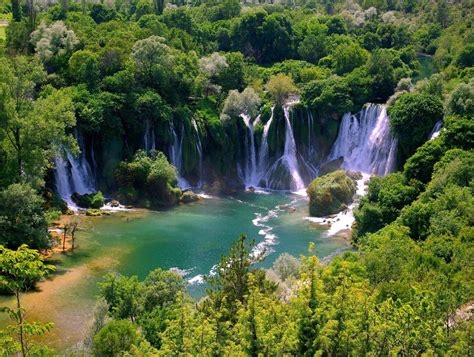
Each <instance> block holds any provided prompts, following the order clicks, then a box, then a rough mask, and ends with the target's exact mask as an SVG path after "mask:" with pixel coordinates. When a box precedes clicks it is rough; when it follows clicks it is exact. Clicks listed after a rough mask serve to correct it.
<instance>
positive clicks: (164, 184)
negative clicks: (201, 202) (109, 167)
mask: <svg viewBox="0 0 474 357" xmlns="http://www.w3.org/2000/svg"><path fill="white" fill-rule="evenodd" d="M116 181H117V185H118V188H119V195H120V197H121V200H124V201H125V202H132V203H139V204H143V205H145V206H152V207H157V206H170V205H173V204H176V203H177V202H178V200H179V197H180V196H181V190H180V189H179V188H177V187H176V184H177V182H178V181H177V178H176V168H175V167H174V166H173V165H171V164H170V163H169V162H168V160H167V159H166V156H165V155H164V154H163V153H162V152H157V153H155V154H152V155H151V156H148V155H147V154H146V153H145V152H143V151H138V152H137V153H136V154H135V156H134V159H133V161H132V162H129V163H126V162H122V163H120V165H119V167H118V168H117V172H116Z"/></svg>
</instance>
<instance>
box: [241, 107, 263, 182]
mask: <svg viewBox="0 0 474 357" xmlns="http://www.w3.org/2000/svg"><path fill="white" fill-rule="evenodd" d="M240 117H241V118H242V120H243V122H244V124H245V127H246V129H247V135H246V137H245V141H246V145H245V165H244V168H243V169H242V168H241V167H240V169H239V172H240V176H241V179H242V181H243V182H244V183H245V187H250V186H253V187H255V186H258V172H257V154H256V150H255V136H254V123H252V119H251V118H250V116H249V115H247V114H241V115H240ZM257 121H258V118H257V119H256V120H255V122H257Z"/></svg>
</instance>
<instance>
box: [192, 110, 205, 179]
mask: <svg viewBox="0 0 474 357" xmlns="http://www.w3.org/2000/svg"><path fill="white" fill-rule="evenodd" d="M193 127H194V130H195V132H196V150H197V152H198V155H199V181H198V185H197V187H202V185H203V181H202V143H201V137H200V136H199V128H198V125H197V123H196V120H194V119H193Z"/></svg>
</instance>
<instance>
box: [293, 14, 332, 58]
mask: <svg viewBox="0 0 474 357" xmlns="http://www.w3.org/2000/svg"><path fill="white" fill-rule="evenodd" d="M327 32H328V28H327V26H326V25H324V24H321V23H319V22H317V21H311V22H309V23H308V24H306V28H305V29H304V30H303V33H304V37H303V39H302V40H301V42H300V43H299V45H298V54H299V55H300V56H301V58H303V59H304V60H305V61H308V62H311V63H317V62H318V60H319V59H320V58H323V57H324V56H326V54H327Z"/></svg>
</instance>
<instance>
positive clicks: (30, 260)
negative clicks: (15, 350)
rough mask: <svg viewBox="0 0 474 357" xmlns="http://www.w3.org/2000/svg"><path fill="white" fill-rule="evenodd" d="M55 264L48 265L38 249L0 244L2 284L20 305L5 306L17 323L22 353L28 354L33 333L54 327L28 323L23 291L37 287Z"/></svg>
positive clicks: (42, 332)
mask: <svg viewBox="0 0 474 357" xmlns="http://www.w3.org/2000/svg"><path fill="white" fill-rule="evenodd" d="M53 270H54V267H53V266H51V265H46V264H44V262H43V257H42V256H41V255H40V254H39V253H38V251H36V250H32V249H28V248H27V246H26V245H22V246H20V247H19V248H18V250H16V251H15V250H10V249H7V248H5V247H3V246H1V245H0V287H1V288H2V289H6V290H9V291H11V292H12V293H13V294H14V295H15V299H16V308H15V309H10V308H4V309H3V311H6V312H8V313H9V315H10V317H11V319H12V320H14V321H15V323H16V330H17V332H18V339H19V342H20V350H21V355H22V356H24V357H25V356H28V355H29V352H30V348H31V337H32V336H35V335H36V336H37V335H43V334H44V333H46V332H47V331H48V330H50V329H51V328H52V324H38V323H28V322H27V321H26V320H25V310H24V309H23V308H22V306H21V298H20V297H21V293H22V292H23V291H25V290H28V289H30V288H32V287H34V284H35V283H36V282H37V281H39V280H40V279H42V278H44V277H45V276H47V275H48V274H49V273H50V272H51V271H53Z"/></svg>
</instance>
